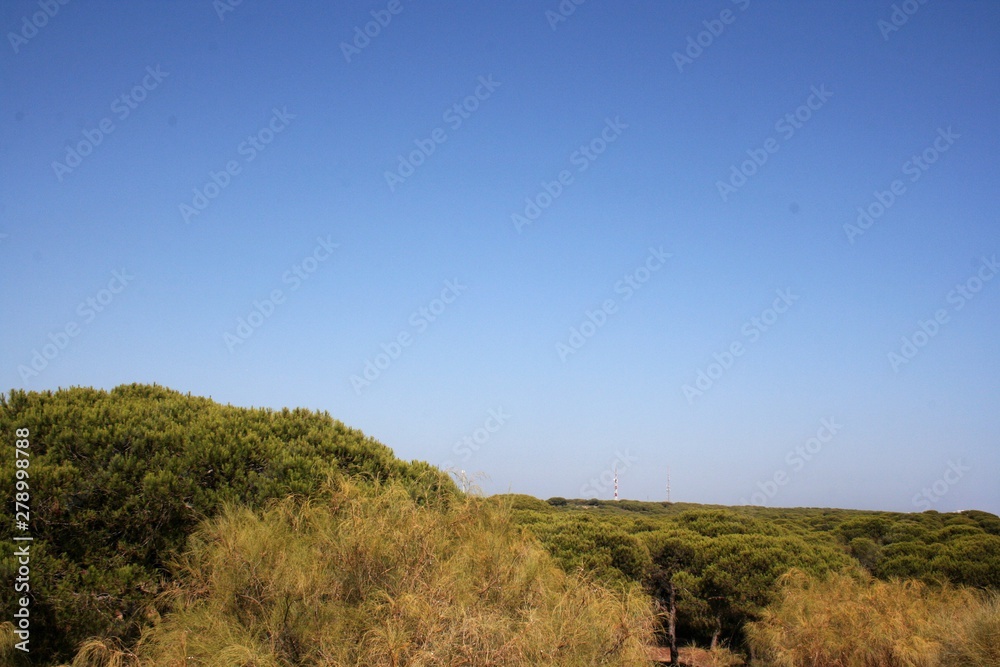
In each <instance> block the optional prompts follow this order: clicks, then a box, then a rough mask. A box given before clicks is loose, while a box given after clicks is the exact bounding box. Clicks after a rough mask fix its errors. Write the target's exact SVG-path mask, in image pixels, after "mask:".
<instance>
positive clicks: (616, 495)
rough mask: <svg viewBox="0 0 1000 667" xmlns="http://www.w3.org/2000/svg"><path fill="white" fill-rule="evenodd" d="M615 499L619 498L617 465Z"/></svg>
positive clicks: (616, 469)
mask: <svg viewBox="0 0 1000 667" xmlns="http://www.w3.org/2000/svg"><path fill="white" fill-rule="evenodd" d="M615 500H618V466H615Z"/></svg>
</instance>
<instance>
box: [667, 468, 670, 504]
mask: <svg viewBox="0 0 1000 667" xmlns="http://www.w3.org/2000/svg"><path fill="white" fill-rule="evenodd" d="M667 502H668V503H669V502H670V466H667Z"/></svg>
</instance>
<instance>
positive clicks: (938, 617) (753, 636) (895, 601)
mask: <svg viewBox="0 0 1000 667" xmlns="http://www.w3.org/2000/svg"><path fill="white" fill-rule="evenodd" d="M782 587H783V596H782V599H781V600H780V601H779V602H778V603H776V604H775V605H773V606H772V607H770V608H769V609H767V610H766V611H765V613H764V616H763V618H762V619H761V620H760V621H759V622H757V623H752V624H750V625H749V626H748V628H747V635H748V638H749V641H750V644H751V646H752V647H753V649H754V652H755V654H756V655H757V656H758V659H759V662H760V663H761V664H764V665H773V666H774V667H807V666H809V667H812V666H814V665H823V666H824V667H945V666H948V667H953V666H958V665H961V666H963V667H997V666H998V665H1000V632H998V629H1000V628H998V624H1000V613H998V604H997V600H996V598H995V597H993V598H992V599H990V598H984V596H982V595H980V594H979V593H977V592H976V591H973V590H971V589H963V588H955V587H950V586H944V587H929V586H926V585H924V584H922V583H920V582H917V581H878V580H872V579H871V578H870V577H867V576H865V575H864V574H861V573H856V574H847V573H839V574H834V575H830V576H828V577H827V578H826V579H823V580H817V579H813V578H810V577H808V576H807V575H805V574H804V573H802V572H799V571H793V572H790V573H789V574H788V575H786V576H785V577H784V579H783V581H782Z"/></svg>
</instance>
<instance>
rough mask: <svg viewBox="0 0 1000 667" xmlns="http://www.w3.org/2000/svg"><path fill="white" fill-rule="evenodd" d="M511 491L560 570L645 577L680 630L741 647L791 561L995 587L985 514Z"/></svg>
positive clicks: (992, 530)
mask: <svg viewBox="0 0 1000 667" xmlns="http://www.w3.org/2000/svg"><path fill="white" fill-rule="evenodd" d="M510 498H511V503H512V506H513V507H514V508H515V519H516V520H517V521H518V523H520V524H521V525H522V526H525V527H526V528H528V529H529V530H530V531H531V532H533V533H534V534H535V535H536V536H537V537H538V538H539V539H540V540H541V541H542V543H543V544H544V545H545V546H546V547H547V548H548V549H549V550H550V552H551V553H552V554H553V555H554V556H555V557H556V559H557V560H558V562H560V563H561V564H562V566H563V567H564V568H566V569H567V570H574V569H578V568H582V569H586V570H588V571H591V572H594V573H596V574H597V575H598V576H600V577H602V578H603V579H604V580H606V581H609V582H616V581H624V582H627V581H642V582H643V583H644V584H645V585H646V587H647V590H648V591H649V592H650V593H651V594H652V595H653V597H654V600H655V602H656V604H657V605H658V606H659V607H660V608H661V609H662V610H664V613H670V612H671V611H672V612H673V614H674V616H675V620H676V632H677V635H679V636H680V637H682V638H683V639H685V640H692V639H693V640H698V641H702V642H706V643H707V642H713V641H717V640H720V639H722V640H726V641H728V642H729V644H730V645H732V646H737V647H743V646H745V643H744V640H745V636H744V630H745V627H746V625H747V624H748V623H751V622H754V621H756V620H758V619H759V618H761V614H762V612H763V610H764V609H765V608H766V607H768V606H769V605H771V604H772V603H774V602H775V601H776V596H777V595H778V593H779V590H780V587H779V586H778V581H779V579H780V578H781V576H782V575H784V574H785V573H786V572H788V571H789V570H790V569H798V570H801V571H803V572H805V573H807V574H808V575H810V576H813V577H818V578H823V577H826V576H829V575H831V574H832V573H834V572H842V571H849V570H852V569H855V570H858V569H862V568H863V569H864V570H866V571H867V573H868V574H869V575H871V576H874V577H876V578H878V579H890V578H900V579H914V580H919V581H921V582H924V583H926V584H930V585H939V584H943V583H947V584H949V585H960V586H968V587H972V588H977V589H982V590H986V591H1000V518H998V517H996V516H995V515H993V514H990V513H988V512H980V511H966V512H961V513H951V514H942V513H939V512H933V511H929V512H924V513H921V514H908V513H900V512H878V511H859V510H840V509H821V508H792V509H784V508H766V507H755V506H746V507H725V506H714V505H697V504H692V503H655V502H638V501H628V500H623V501H617V502H616V501H600V500H596V499H590V500H581V499H573V500H567V499H565V498H551V499H549V500H548V501H547V502H543V501H540V500H537V499H535V498H530V497H527V496H511V497H510ZM664 632H665V634H669V632H667V631H666V630H664Z"/></svg>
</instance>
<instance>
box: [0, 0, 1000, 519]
mask: <svg viewBox="0 0 1000 667" xmlns="http://www.w3.org/2000/svg"><path fill="white" fill-rule="evenodd" d="M223 2H226V0H220V2H217V3H213V2H210V1H209V0H204V1H199V2H173V3H150V2H146V3H131V4H129V5H128V6H124V5H123V6H118V5H113V4H112V3H107V4H103V5H99V6H93V5H88V4H87V3H83V2H74V1H70V2H68V3H66V4H59V3H58V1H57V0H52V2H51V6H50V5H47V4H46V2H45V1H44V0H43V2H42V3H40V4H39V3H38V2H37V1H36V2H21V1H16V2H7V3H4V6H3V9H2V10H0V27H2V29H3V31H4V33H5V40H4V41H5V42H6V43H5V44H4V46H3V47H2V48H0V50H2V51H3V54H2V55H0V77H2V80H0V85H2V90H3V94H2V96H0V102H2V109H0V111H2V113H0V169H2V172H0V179H2V180H0V182H2V189H0V233H2V234H4V235H5V236H4V237H3V238H0V263H2V266H3V277H4V287H5V289H3V290H2V292H0V309H2V312H3V314H4V316H3V319H2V322H0V341H2V346H0V373H2V378H0V385H2V386H4V387H8V388H26V389H36V390H41V389H54V388H57V387H66V386H70V385H88V386H97V387H106V388H110V387H113V386H115V385H118V384H121V383H128V382H156V383H159V384H163V385H167V386H169V387H172V388H175V389H178V390H181V391H184V392H191V393H194V394H200V395H207V396H211V397H213V398H214V399H216V400H218V401H221V402H225V403H233V404H236V405H247V406H249V405H253V406H271V407H281V406H305V407H310V408H316V409H322V410H327V411H329V412H330V413H331V414H332V415H334V416H335V417H337V418H339V419H341V420H343V421H344V422H346V423H347V424H349V425H352V426H355V427H358V428H361V429H363V430H364V431H365V432H367V433H369V434H370V435H372V436H374V437H376V438H378V439H379V440H380V441H382V442H384V443H386V444H387V445H389V446H391V447H392V448H393V449H394V450H395V451H396V453H397V454H398V455H399V456H401V457H403V458H406V459H423V460H427V461H430V462H431V463H434V464H442V465H444V464H450V465H453V466H454V467H455V468H457V469H462V470H465V471H467V473H469V474H470V475H472V476H473V477H475V478H476V479H477V481H478V484H479V485H480V486H481V487H482V488H483V489H484V490H485V491H486V492H490V493H492V492H503V491H508V490H509V491H514V492H521V493H529V494H532V495H536V496H540V497H542V498H547V497H550V496H556V495H558V496H567V497H581V496H583V497H591V496H596V497H604V498H608V497H610V496H611V487H610V484H609V483H608V482H609V480H610V476H611V474H610V471H611V470H612V468H613V467H614V466H615V465H617V466H618V469H619V477H620V488H621V493H622V496H623V497H629V498H636V499H640V500H645V499H650V500H659V499H662V498H663V497H664V494H665V483H666V475H667V469H668V467H669V470H670V475H671V482H672V493H671V495H672V499H674V500H687V501H693V502H705V503H725V504H737V503H757V504H767V505H777V506H802V505H804V506H826V507H828V506H834V507H853V508H870V509H892V510H901V511H919V510H923V509H928V508H932V509H936V510H940V511H953V510H958V509H968V508H980V509H986V510H990V511H993V512H1000V490H998V488H1000V485H998V484H997V482H996V480H997V471H998V470H1000V448H998V446H997V445H998V442H997V440H998V435H1000V410H997V405H998V402H1000V391H998V386H1000V384H998V380H997V378H998V371H1000V346H998V345H997V337H996V335H997V333H996V332H997V325H998V322H1000V317H998V313H1000V309H998V305H1000V280H993V278H994V273H996V272H997V269H996V268H995V259H994V258H995V257H996V256H997V254H998V253H1000V235H998V232H997V220H996V205H995V195H990V194H989V193H991V192H994V193H995V187H996V180H997V167H996V156H997V155H998V154H1000V131H998V130H1000V123H998V120H1000V116H998V114H997V109H998V106H1000V104H998V103H1000V97H998V91H1000V77H998V65H1000V42H997V40H996V35H997V34H998V31H1000V6H998V5H997V4H996V3H993V2H986V1H983V2H951V3H946V2H938V1H935V0H929V1H927V2H924V3H920V2H918V1H917V0H910V1H909V2H904V3H896V4H895V5H894V4H893V3H891V2H869V3H860V2H854V3H835V2H819V3H801V4H799V3H791V2H763V1H761V0H750V1H749V2H747V1H746V0H739V1H738V2H732V1H730V0H718V1H716V2H670V3H653V2H615V3H610V2H601V1H599V0H589V1H587V2H583V3H582V4H579V5H576V4H575V3H573V2H572V1H571V0H565V1H564V2H563V3H562V4H561V5H560V3H559V2H556V1H555V0H552V1H550V2H505V3H460V2H432V1H430V0H425V1H422V2H408V1H407V0H398V2H392V3H390V2H381V1H378V2H356V3H330V4H327V3H319V2H309V3H300V4H297V5H290V4H287V3H278V2H265V1H263V0H244V1H243V2H242V3H240V4H238V5H231V4H229V3H227V4H223ZM46 7H47V8H48V9H47V10H46ZM570 10H572V11H570ZM46 11H47V12H48V13H46ZM560 12H562V13H560ZM379 21H381V24H380V23H379ZM366 30H367V32H368V33H369V36H365V35H364V33H365V31H366ZM456 105H457V106H456ZM859 207H860V209H861V213H859ZM865 211H868V212H869V215H870V216H871V217H870V218H866V217H862V218H861V220H860V222H859V220H858V218H859V215H862V214H863V213H864V212H865ZM115 272H117V273H115ZM274 297H276V298H274ZM272 299H273V300H272ZM422 309H423V310H422ZM734 351H735V352H736V354H733V352H734ZM380 355H382V356H380ZM366 372H367V375H366Z"/></svg>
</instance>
